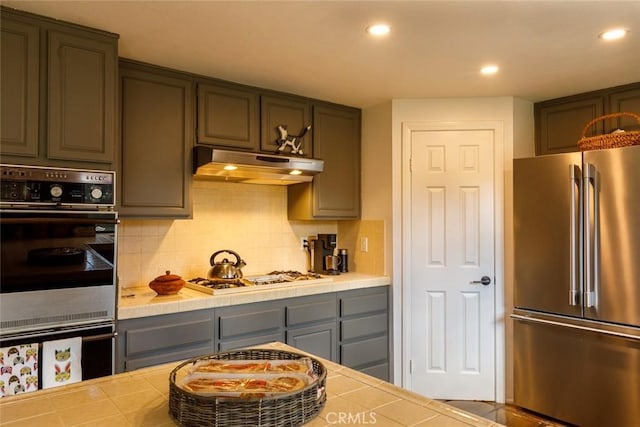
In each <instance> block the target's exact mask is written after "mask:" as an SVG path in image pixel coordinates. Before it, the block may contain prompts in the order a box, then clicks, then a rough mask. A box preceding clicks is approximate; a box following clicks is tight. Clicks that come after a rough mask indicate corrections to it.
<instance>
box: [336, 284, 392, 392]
mask: <svg viewBox="0 0 640 427" xmlns="http://www.w3.org/2000/svg"><path fill="white" fill-rule="evenodd" d="M338 299H339V305H340V318H339V323H340V339H339V342H340V363H341V364H343V365H345V366H348V367H350V368H354V369H357V370H359V371H362V372H365V373H367V374H369V375H373V376H375V377H377V378H380V379H383V380H385V381H387V380H389V309H388V307H389V292H388V288H387V287H386V286H383V287H376V288H367V289H358V290H354V291H347V292H341V293H339V294H338Z"/></svg>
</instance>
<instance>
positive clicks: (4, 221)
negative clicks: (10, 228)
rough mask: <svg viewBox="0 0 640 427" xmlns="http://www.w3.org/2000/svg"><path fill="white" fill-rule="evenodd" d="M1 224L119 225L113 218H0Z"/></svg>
mask: <svg viewBox="0 0 640 427" xmlns="http://www.w3.org/2000/svg"><path fill="white" fill-rule="evenodd" d="M0 222H1V223H2V224H40V223H42V222H47V223H54V224H92V225H93V224H120V220H119V219H114V218H65V217H60V218H50V217H41V216H37V215H36V216H33V217H28V218H26V217H23V218H6V217H0Z"/></svg>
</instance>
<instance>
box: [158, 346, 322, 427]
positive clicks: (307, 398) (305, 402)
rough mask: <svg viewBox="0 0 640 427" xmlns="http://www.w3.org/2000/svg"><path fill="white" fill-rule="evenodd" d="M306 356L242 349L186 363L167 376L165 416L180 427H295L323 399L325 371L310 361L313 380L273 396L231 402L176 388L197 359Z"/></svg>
mask: <svg viewBox="0 0 640 427" xmlns="http://www.w3.org/2000/svg"><path fill="white" fill-rule="evenodd" d="M302 357H308V356H305V355H302V354H298V353H293V352H289V351H284V350H270V349H242V350H236V351H228V352H223V353H215V354H211V355H207V356H201V357H197V358H194V359H190V360H187V361H186V362H183V363H181V364H180V365H178V366H176V368H175V369H174V370H173V371H171V374H169V415H171V417H172V418H173V419H174V421H176V422H177V423H178V424H179V425H181V426H185V427H187V426H193V427H196V426H197V427H201V426H230V427H231V426H232V427H236V426H252V427H254V426H256V427H257V426H298V425H302V424H305V423H308V422H309V421H310V420H311V419H313V418H314V417H315V416H316V415H318V413H319V412H320V411H321V410H322V408H323V407H324V404H325V402H326V400H327V394H326V390H325V387H326V377H327V370H326V369H325V367H324V366H323V365H322V363H320V362H319V361H317V360H316V359H314V358H310V359H311V362H312V364H313V371H314V373H315V374H316V375H317V377H318V378H317V380H316V381H314V382H313V383H311V384H309V385H308V386H306V387H305V388H303V389H302V390H299V391H297V392H294V393H289V394H284V395H278V396H277V397H267V398H251V399H233V398H221V397H210V396H201V395H198V394H194V393H190V392H188V391H186V390H183V389H182V388H180V387H178V386H177V385H176V377H180V376H181V375H185V374H186V373H187V371H188V370H189V368H190V367H191V365H192V364H193V363H194V362H196V361H198V360H208V359H223V360H278V359H285V360H295V359H300V358H302Z"/></svg>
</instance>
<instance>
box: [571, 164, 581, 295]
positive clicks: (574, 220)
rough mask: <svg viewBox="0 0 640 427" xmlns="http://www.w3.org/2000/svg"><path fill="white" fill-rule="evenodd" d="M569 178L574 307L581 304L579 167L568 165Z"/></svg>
mask: <svg viewBox="0 0 640 427" xmlns="http://www.w3.org/2000/svg"><path fill="white" fill-rule="evenodd" d="M569 177H570V180H571V182H570V186H571V209H570V212H569V214H570V215H571V218H570V222H569V224H570V233H569V239H570V242H569V248H570V249H569V270H570V272H569V305H570V306H576V305H580V304H581V301H580V284H579V280H580V272H579V270H578V267H577V263H578V257H579V256H580V254H579V250H578V248H579V244H580V242H579V239H580V237H579V236H580V231H579V228H578V227H579V217H578V206H579V205H580V201H581V200H582V186H581V178H582V172H581V171H580V166H578V165H575V164H574V165H569Z"/></svg>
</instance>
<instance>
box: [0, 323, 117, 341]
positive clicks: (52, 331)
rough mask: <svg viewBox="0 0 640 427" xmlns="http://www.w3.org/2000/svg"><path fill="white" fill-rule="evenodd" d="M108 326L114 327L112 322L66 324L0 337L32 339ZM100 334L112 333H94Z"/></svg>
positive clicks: (3, 339)
mask: <svg viewBox="0 0 640 427" xmlns="http://www.w3.org/2000/svg"><path fill="white" fill-rule="evenodd" d="M109 327H114V324H113V322H104V323H92V324H85V325H80V326H77V325H76V326H66V327H60V328H47V329H38V330H35V331H24V332H13V333H10V334H3V335H0V338H1V339H2V341H8V340H15V339H27V338H28V339H32V338H36V339H37V338H41V337H47V336H51V335H59V334H68V333H78V334H80V333H81V332H83V331H91V330H92V329H99V328H109ZM101 335H107V336H111V335H112V334H110V333H108V334H100V335H95V336H101ZM116 335H117V333H116V332H113V336H114V337H115V336H116ZM91 337H93V336H92V335H87V336H86V337H83V338H91ZM89 341H93V340H89Z"/></svg>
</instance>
